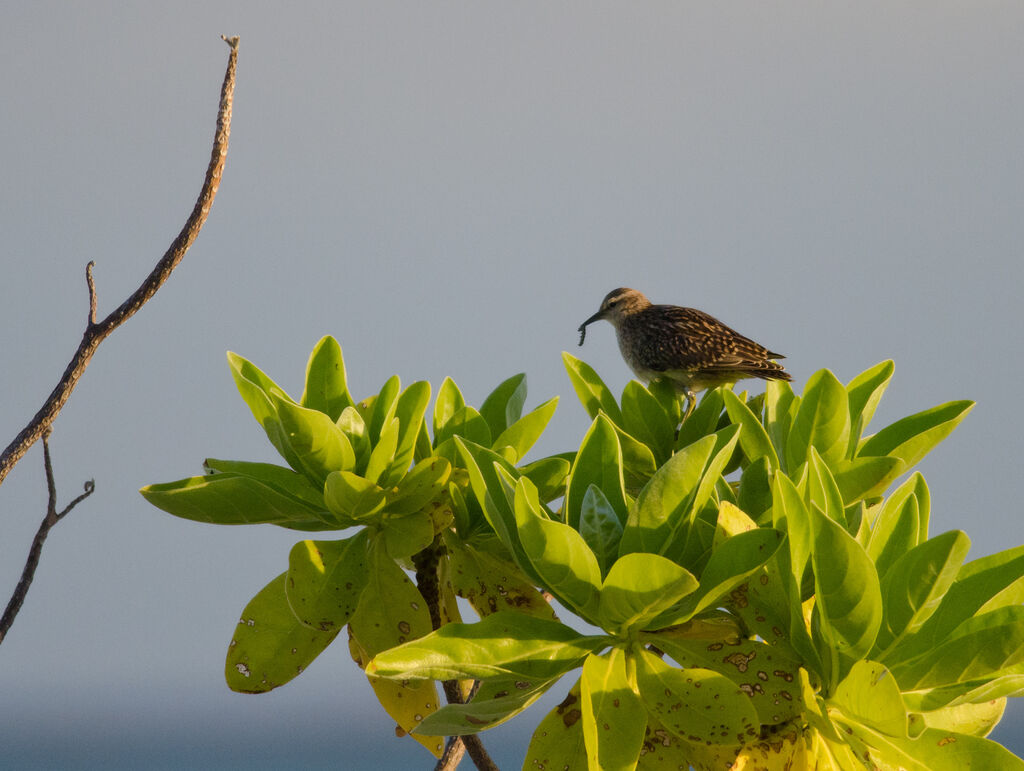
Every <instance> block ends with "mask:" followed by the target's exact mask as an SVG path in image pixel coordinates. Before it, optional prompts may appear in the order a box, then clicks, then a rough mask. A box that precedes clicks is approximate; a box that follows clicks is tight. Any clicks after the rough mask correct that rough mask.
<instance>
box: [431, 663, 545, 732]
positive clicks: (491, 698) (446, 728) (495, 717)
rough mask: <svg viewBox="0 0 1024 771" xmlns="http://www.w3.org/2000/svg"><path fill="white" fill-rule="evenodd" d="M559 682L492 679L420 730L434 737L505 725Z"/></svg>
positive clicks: (444, 709) (442, 710)
mask: <svg viewBox="0 0 1024 771" xmlns="http://www.w3.org/2000/svg"><path fill="white" fill-rule="evenodd" d="M556 682H558V680H557V678H556V679H553V680H541V681H535V680H524V679H522V678H518V677H507V678H491V679H489V680H487V681H485V682H483V683H481V685H480V689H479V690H478V691H477V693H476V695H475V696H473V698H472V700H471V701H469V702H468V703H466V704H449V705H448V706H446V707H442V708H441V709H439V710H438V711H437V712H434V713H432V714H430V715H429V716H427V717H426V718H425V719H424V720H423V722H422V723H420V724H419V725H418V726H417V727H416V733H424V734H428V735H434V736H467V735H469V734H475V733H479V732H480V731H485V730H487V729H488V728H494V727H495V726H498V725H501V724H502V723H504V722H505V721H506V720H510V719H511V718H513V717H515V716H516V715H518V714H519V713H520V712H522V711H523V710H524V709H526V708H527V707H529V706H530V705H531V704H533V703H534V702H535V701H537V699H539V698H540V697H541V696H543V695H544V694H545V693H546V692H547V691H548V689H550V688H551V686H552V685H554V684H555V683H556Z"/></svg>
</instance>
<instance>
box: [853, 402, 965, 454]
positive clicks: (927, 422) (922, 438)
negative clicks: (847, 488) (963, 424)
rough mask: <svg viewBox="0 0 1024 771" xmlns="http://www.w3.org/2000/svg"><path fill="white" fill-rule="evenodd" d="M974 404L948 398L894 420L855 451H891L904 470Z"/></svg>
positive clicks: (942, 436)
mask: <svg viewBox="0 0 1024 771" xmlns="http://www.w3.org/2000/svg"><path fill="white" fill-rule="evenodd" d="M973 408H974V402H970V401H957V402H947V403H946V404H940V405H939V406H938V407H932V408H931V409H930V410H925V411H924V412H918V413H916V414H914V415H911V416H910V417H907V418H903V419H902V420H897V421H896V422H895V423H893V424H892V425H890V426H886V427H885V428H883V429H882V430H881V431H879V432H878V433H877V434H875V435H874V436H872V437H870V438H869V439H866V440H865V441H864V442H863V444H861V446H860V450H859V451H858V452H857V454H858V455H859V456H879V455H891V456H893V457H894V458H900V459H901V460H902V461H903V469H904V470H907V469H909V468H911V467H912V466H913V465H914V464H916V463H917V462H918V461H919V460H921V458H923V457H924V456H925V455H927V454H928V453H929V452H930V451H931V449H932V448H933V447H934V446H935V445H937V444H938V443H939V442H941V441H942V440H943V439H945V438H946V437H947V436H949V435H950V434H951V433H952V432H953V429H954V428H956V427H957V426H958V425H959V424H960V421H961V420H963V419H964V418H965V417H967V413H968V412H970V411H971V410H972V409H973Z"/></svg>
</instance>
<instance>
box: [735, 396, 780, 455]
mask: <svg viewBox="0 0 1024 771" xmlns="http://www.w3.org/2000/svg"><path fill="white" fill-rule="evenodd" d="M722 399H723V400H724V401H725V409H726V411H727V412H728V413H729V420H731V421H732V422H733V423H734V424H736V425H739V426H741V427H742V429H743V430H742V431H740V448H741V449H742V450H743V454H744V455H745V456H746V457H747V460H748V461H750V462H751V463H753V462H754V461H756V460H757V459H758V458H768V463H769V464H770V466H771V468H772V469H777V468H778V467H779V456H778V455H776V454H775V448H774V447H773V446H772V442H771V440H770V439H769V438H768V433H767V432H766V431H765V430H764V426H763V425H761V421H760V420H758V418H757V416H756V415H755V414H754V413H753V412H751V410H750V407H748V406H747V405H746V404H744V403H743V402H741V401H740V400H739V398H738V397H737V396H736V394H734V393H733V392H732V391H726V390H723V391H722Z"/></svg>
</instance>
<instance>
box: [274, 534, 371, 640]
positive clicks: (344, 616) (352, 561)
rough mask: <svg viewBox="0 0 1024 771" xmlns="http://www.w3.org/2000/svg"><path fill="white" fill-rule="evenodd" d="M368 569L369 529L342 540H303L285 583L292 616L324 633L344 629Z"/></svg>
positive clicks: (292, 557) (293, 553)
mask: <svg viewBox="0 0 1024 771" xmlns="http://www.w3.org/2000/svg"><path fill="white" fill-rule="evenodd" d="M368 569H369V568H368V557H367V532H366V530H360V531H359V532H358V533H357V534H356V535H354V536H352V537H351V538H346V539H345V540H342V541H299V543H297V544H295V546H293V547H292V550H291V554H289V556H288V573H287V576H286V581H285V595H286V596H287V598H288V605H289V606H290V607H291V609H292V613H293V614H295V616H296V617H297V618H298V619H299V621H301V622H302V623H303V624H305V625H306V626H310V627H313V628H314V629H318V630H320V631H322V632H329V631H332V630H333V631H337V630H339V629H341V628H342V627H343V626H345V624H347V623H348V620H349V618H350V617H351V616H352V614H353V613H354V612H355V610H356V606H357V605H358V603H359V597H360V595H361V594H362V592H363V587H365V586H366V581H367V578H368Z"/></svg>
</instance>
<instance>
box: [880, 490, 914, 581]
mask: <svg viewBox="0 0 1024 771" xmlns="http://www.w3.org/2000/svg"><path fill="white" fill-rule="evenodd" d="M919 532H920V521H919V519H918V513H917V498H916V497H915V496H913V495H909V496H896V495H893V496H890V498H889V499H888V500H887V501H886V502H885V505H884V506H882V512H881V514H879V515H878V520H877V521H876V522H875V525H874V527H872V528H871V536H870V537H869V538H868V546H867V552H868V556H869V557H871V559H873V560H874V562H875V569H876V571H877V572H878V575H879V576H884V575H885V574H886V573H888V572H889V568H891V567H892V565H893V563H895V562H896V560H898V559H899V558H900V557H902V556H903V555H904V554H906V553H907V552H909V551H910V550H911V549H913V548H914V547H915V546H917V538H918V534H919Z"/></svg>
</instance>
